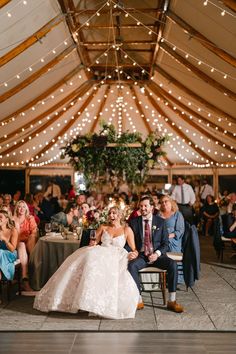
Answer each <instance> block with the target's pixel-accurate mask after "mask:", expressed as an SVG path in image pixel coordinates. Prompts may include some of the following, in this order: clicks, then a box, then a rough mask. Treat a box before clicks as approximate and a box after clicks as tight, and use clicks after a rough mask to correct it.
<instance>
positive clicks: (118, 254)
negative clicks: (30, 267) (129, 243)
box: [34, 232, 139, 319]
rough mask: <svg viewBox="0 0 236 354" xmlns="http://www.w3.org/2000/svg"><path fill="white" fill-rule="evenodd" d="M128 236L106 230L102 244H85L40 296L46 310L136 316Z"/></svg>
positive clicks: (40, 306) (36, 303)
mask: <svg viewBox="0 0 236 354" xmlns="http://www.w3.org/2000/svg"><path fill="white" fill-rule="evenodd" d="M125 242H126V240H125V236H124V235H120V236H117V237H114V238H112V236H110V235H109V234H108V233H107V232H103V235H102V244H101V246H94V247H83V248H80V249H78V250H77V251H75V252H74V253H73V254H72V255H71V256H69V257H68V258H67V259H66V260H65V261H64V263H63V264H62V265H61V266H60V268H59V269H58V270H57V271H56V273H54V274H53V276H52V277H51V278H50V279H49V281H48V282H47V284H45V286H44V287H43V288H42V289H41V290H40V292H39V293H38V294H37V295H36V297H35V301H34V308H35V309H38V310H40V311H43V312H49V311H62V312H70V313H76V312H77V311H78V310H84V311H89V312H92V313H94V314H96V315H100V316H102V317H107V318H113V319H122V318H134V317H135V311H136V307H137V304H138V301H139V292H138V288H137V286H136V284H135V282H134V280H133V278H132V276H131V275H130V273H129V271H128V270H127V262H128V258H127V256H128V253H127V251H126V250H125V249H124V248H123V247H124V245H125Z"/></svg>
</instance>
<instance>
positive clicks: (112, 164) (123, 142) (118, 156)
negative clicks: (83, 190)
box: [61, 122, 167, 185]
mask: <svg viewBox="0 0 236 354" xmlns="http://www.w3.org/2000/svg"><path fill="white" fill-rule="evenodd" d="M166 141H167V136H160V135H159V134H158V133H157V132H152V133H151V134H149V135H148V136H147V138H146V140H144V141H143V140H142V137H141V134H140V133H130V132H128V131H126V132H124V133H122V134H121V135H118V134H117V132H116V130H115V127H114V126H113V125H108V124H106V123H105V122H102V123H101V131H100V132H99V134H97V133H94V134H91V133H89V134H86V135H78V136H77V137H76V138H75V139H72V140H71V141H70V142H68V144H67V145H66V146H65V147H63V154H62V156H61V157H62V158H63V157H66V156H69V158H70V163H71V165H72V166H73V167H74V169H75V170H76V171H78V172H80V173H83V174H84V176H85V178H86V180H87V182H88V183H89V184H90V185H92V184H94V183H97V182H98V180H99V179H103V180H104V181H108V180H109V179H110V178H112V177H113V176H116V177H118V178H123V179H125V180H126V181H127V182H128V183H135V184H140V183H142V182H143V181H144V179H145V177H146V175H147V172H148V170H149V169H150V168H157V167H158V166H159V164H160V161H159V157H160V156H161V155H164V154H165V153H164V152H163V151H162V150H161V146H162V145H163V144H164V143H165V142H166Z"/></svg>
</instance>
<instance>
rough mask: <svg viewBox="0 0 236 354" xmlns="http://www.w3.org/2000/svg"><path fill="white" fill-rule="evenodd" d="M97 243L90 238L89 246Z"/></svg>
mask: <svg viewBox="0 0 236 354" xmlns="http://www.w3.org/2000/svg"><path fill="white" fill-rule="evenodd" d="M96 245H97V242H96V240H90V241H89V246H96Z"/></svg>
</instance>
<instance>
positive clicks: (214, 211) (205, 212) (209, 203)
mask: <svg viewBox="0 0 236 354" xmlns="http://www.w3.org/2000/svg"><path fill="white" fill-rule="evenodd" d="M219 215H220V211H219V207H218V205H217V204H216V203H215V200H214V197H213V196H212V195H210V194H209V195H208V196H207V197H206V202H205V204H204V206H203V207H202V216H203V220H204V224H203V228H204V231H205V236H209V233H210V229H211V227H212V226H213V223H214V221H215V220H216V219H218V218H219Z"/></svg>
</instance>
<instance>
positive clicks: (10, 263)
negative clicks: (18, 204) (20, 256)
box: [0, 210, 18, 280]
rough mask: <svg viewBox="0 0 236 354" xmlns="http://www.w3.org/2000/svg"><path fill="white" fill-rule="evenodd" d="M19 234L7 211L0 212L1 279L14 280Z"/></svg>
mask: <svg viewBox="0 0 236 354" xmlns="http://www.w3.org/2000/svg"><path fill="white" fill-rule="evenodd" d="M17 241H18V233H17V230H16V228H15V225H14V222H13V221H12V220H11V218H10V215H9V214H8V213H7V211H5V210H0V270H1V272H0V279H1V277H2V276H3V278H4V279H7V280H12V279H13V276H14V272H15V265H14V262H15V261H16V259H17V252H16V247H17Z"/></svg>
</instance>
